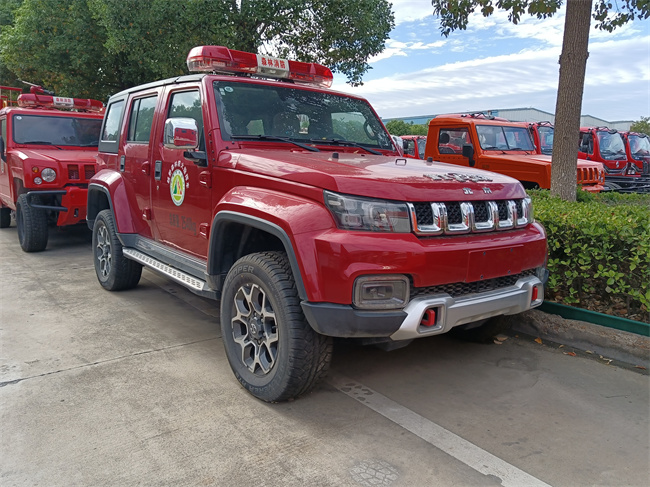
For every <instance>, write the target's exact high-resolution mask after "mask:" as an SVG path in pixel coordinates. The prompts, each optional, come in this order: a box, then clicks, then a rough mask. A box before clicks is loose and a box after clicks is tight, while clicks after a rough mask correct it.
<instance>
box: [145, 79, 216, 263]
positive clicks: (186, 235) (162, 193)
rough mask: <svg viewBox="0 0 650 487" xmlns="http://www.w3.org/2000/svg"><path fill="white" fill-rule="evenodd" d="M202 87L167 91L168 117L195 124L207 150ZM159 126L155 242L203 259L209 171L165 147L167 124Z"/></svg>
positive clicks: (155, 152)
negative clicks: (165, 126) (190, 121)
mask: <svg viewBox="0 0 650 487" xmlns="http://www.w3.org/2000/svg"><path fill="white" fill-rule="evenodd" d="M201 107H202V102H201V95H200V91H199V87H198V86H197V87H196V88H195V89H188V88H187V87H185V88H182V89H175V90H173V89H170V90H169V91H167V96H166V107H165V113H166V118H192V119H194V120H195V121H196V125H197V127H198V129H199V138H200V140H201V145H200V147H199V148H200V149H201V150H203V149H204V147H203V146H204V144H205V142H204V135H203V114H202V108H201ZM162 122H163V123H159V124H157V125H156V128H155V130H156V137H157V139H156V144H155V146H154V150H153V154H152V161H151V162H152V167H151V176H152V192H151V194H152V202H151V203H152V218H153V223H154V234H155V237H156V240H158V241H160V242H162V243H164V244H166V245H168V246H170V247H174V248H176V249H179V250H182V251H184V252H188V253H190V254H192V255H194V256H196V257H200V258H202V259H205V258H207V249H208V228H209V223H210V217H211V215H212V198H211V189H210V188H209V186H210V185H209V184H205V181H206V177H207V174H209V168H207V167H200V166H198V165H196V164H195V163H194V162H193V161H192V160H189V159H187V158H185V157H184V155H183V153H184V152H185V151H183V150H180V149H171V148H168V147H165V146H164V138H163V137H164V121H162Z"/></svg>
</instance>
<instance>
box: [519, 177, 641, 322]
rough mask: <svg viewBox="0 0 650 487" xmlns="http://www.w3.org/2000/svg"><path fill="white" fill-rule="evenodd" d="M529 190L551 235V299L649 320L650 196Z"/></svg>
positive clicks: (537, 215) (593, 309)
mask: <svg viewBox="0 0 650 487" xmlns="http://www.w3.org/2000/svg"><path fill="white" fill-rule="evenodd" d="M529 193H530V195H531V197H532V198H533V202H534V208H535V218H536V219H537V220H538V221H540V222H541V223H542V224H543V225H544V226H545V227H546V232H547V234H548V246H549V261H548V269H549V271H550V277H549V282H548V286H547V295H546V298H547V299H549V300H551V301H556V302H559V303H563V304H568V305H575V306H578V307H580V308H584V309H589V310H592V311H599V312H605V313H608V314H613V315H618V316H624V317H628V318H630V319H636V320H640V321H646V322H650V195H641V194H621V193H602V194H595V195H594V194H590V193H586V192H584V191H579V193H578V201H577V202H575V203H569V202H566V201H562V200H561V199H559V198H554V197H551V195H550V193H549V192H548V191H543V190H537V191H530V192H529Z"/></svg>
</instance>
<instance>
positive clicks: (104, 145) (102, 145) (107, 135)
mask: <svg viewBox="0 0 650 487" xmlns="http://www.w3.org/2000/svg"><path fill="white" fill-rule="evenodd" d="M123 112H124V100H119V101H116V102H114V103H111V104H110V105H108V108H107V109H106V115H105V116H104V125H103V127H102V136H101V139H100V141H99V151H100V152H115V153H117V149H118V145H117V143H118V141H119V138H120V126H121V122H122V113H123Z"/></svg>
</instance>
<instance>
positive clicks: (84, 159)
mask: <svg viewBox="0 0 650 487" xmlns="http://www.w3.org/2000/svg"><path fill="white" fill-rule="evenodd" d="M14 154H15V155H16V156H17V157H19V158H20V159H21V160H22V161H24V162H31V163H39V164H43V165H45V166H48V167H53V166H55V165H58V166H65V165H66V164H89V163H92V164H95V163H96V162H97V160H96V156H97V150H96V149H95V150H59V149H19V150H15V151H14Z"/></svg>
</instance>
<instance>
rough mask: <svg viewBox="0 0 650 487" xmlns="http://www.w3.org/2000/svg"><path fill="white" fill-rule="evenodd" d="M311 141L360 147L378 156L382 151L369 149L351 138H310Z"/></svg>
mask: <svg viewBox="0 0 650 487" xmlns="http://www.w3.org/2000/svg"><path fill="white" fill-rule="evenodd" d="M309 142H314V143H316V144H337V145H347V146H350V147H358V148H359V149H363V150H366V151H368V152H370V153H371V154H376V155H378V156H380V155H381V152H379V151H376V150H373V149H368V148H367V147H364V146H362V145H361V144H358V143H356V142H352V141H351V140H343V139H309Z"/></svg>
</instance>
